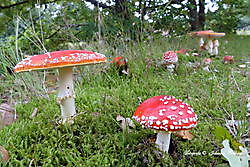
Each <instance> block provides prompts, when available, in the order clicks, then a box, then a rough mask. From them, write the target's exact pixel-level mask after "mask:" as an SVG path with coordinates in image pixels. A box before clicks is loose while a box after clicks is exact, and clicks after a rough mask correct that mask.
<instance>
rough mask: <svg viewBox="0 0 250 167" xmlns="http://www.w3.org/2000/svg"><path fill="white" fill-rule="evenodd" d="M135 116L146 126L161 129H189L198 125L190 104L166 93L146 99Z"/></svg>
mask: <svg viewBox="0 0 250 167" xmlns="http://www.w3.org/2000/svg"><path fill="white" fill-rule="evenodd" d="M133 118H134V119H135V120H136V121H138V122H139V123H140V124H141V125H143V126H144V127H147V128H152V129H155V130H161V131H179V130H189V129H191V128H193V127H195V126H196V125H197V115H196V114H195V113H194V111H193V109H192V108H191V107H190V105H188V104H186V103H183V102H182V101H181V100H179V99H176V98H174V97H172V96H166V95H160V96H154V97H152V98H149V99H147V100H145V101H144V102H143V103H141V104H140V105H139V106H138V108H137V109H136V111H135V112H134V115H133Z"/></svg>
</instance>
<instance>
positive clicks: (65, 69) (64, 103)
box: [14, 50, 106, 123]
mask: <svg viewBox="0 0 250 167" xmlns="http://www.w3.org/2000/svg"><path fill="white" fill-rule="evenodd" d="M103 62H106V57H105V56H104V55H103V54H100V53H96V52H91V51H86V50H64V51H55V52H48V53H45V54H41V55H35V56H30V57H27V58H25V59H24V60H22V61H21V62H19V63H18V64H17V65H16V66H15V67H14V71H15V72H24V71H33V70H42V69H54V68H57V69H58V70H59V92H58V96H57V102H58V103H59V104H60V106H61V115H62V123H67V122H68V123H72V122H73V120H72V117H73V116H74V115H75V114H76V110H75V100H74V98H75V93H74V88H73V86H74V85H73V72H72V68H73V67H74V66H80V65H90V64H97V63H103Z"/></svg>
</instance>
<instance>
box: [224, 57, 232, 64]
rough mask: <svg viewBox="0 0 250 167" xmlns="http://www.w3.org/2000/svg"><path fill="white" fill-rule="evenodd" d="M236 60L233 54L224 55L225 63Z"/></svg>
mask: <svg viewBox="0 0 250 167" xmlns="http://www.w3.org/2000/svg"><path fill="white" fill-rule="evenodd" d="M233 62H234V57H233V56H224V57H223V63H225V64H229V63H233Z"/></svg>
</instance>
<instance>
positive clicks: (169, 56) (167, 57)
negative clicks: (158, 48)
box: [162, 51, 178, 72]
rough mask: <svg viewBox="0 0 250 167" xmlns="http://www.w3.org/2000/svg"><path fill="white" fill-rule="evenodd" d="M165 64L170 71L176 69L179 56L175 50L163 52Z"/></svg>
mask: <svg viewBox="0 0 250 167" xmlns="http://www.w3.org/2000/svg"><path fill="white" fill-rule="evenodd" d="M162 58H163V65H164V66H165V67H166V68H167V69H169V71H171V72H172V71H174V68H175V66H176V63H177V62H178V56H177V54H176V52H174V51H167V52H165V53H164V54H163V57H162Z"/></svg>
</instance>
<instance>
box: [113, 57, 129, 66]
mask: <svg viewBox="0 0 250 167" xmlns="http://www.w3.org/2000/svg"><path fill="white" fill-rule="evenodd" d="M111 63H114V64H115V65H117V66H123V65H125V64H127V63H128V59H127V58H125V57H121V56H119V57H115V58H113V61H111Z"/></svg>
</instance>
